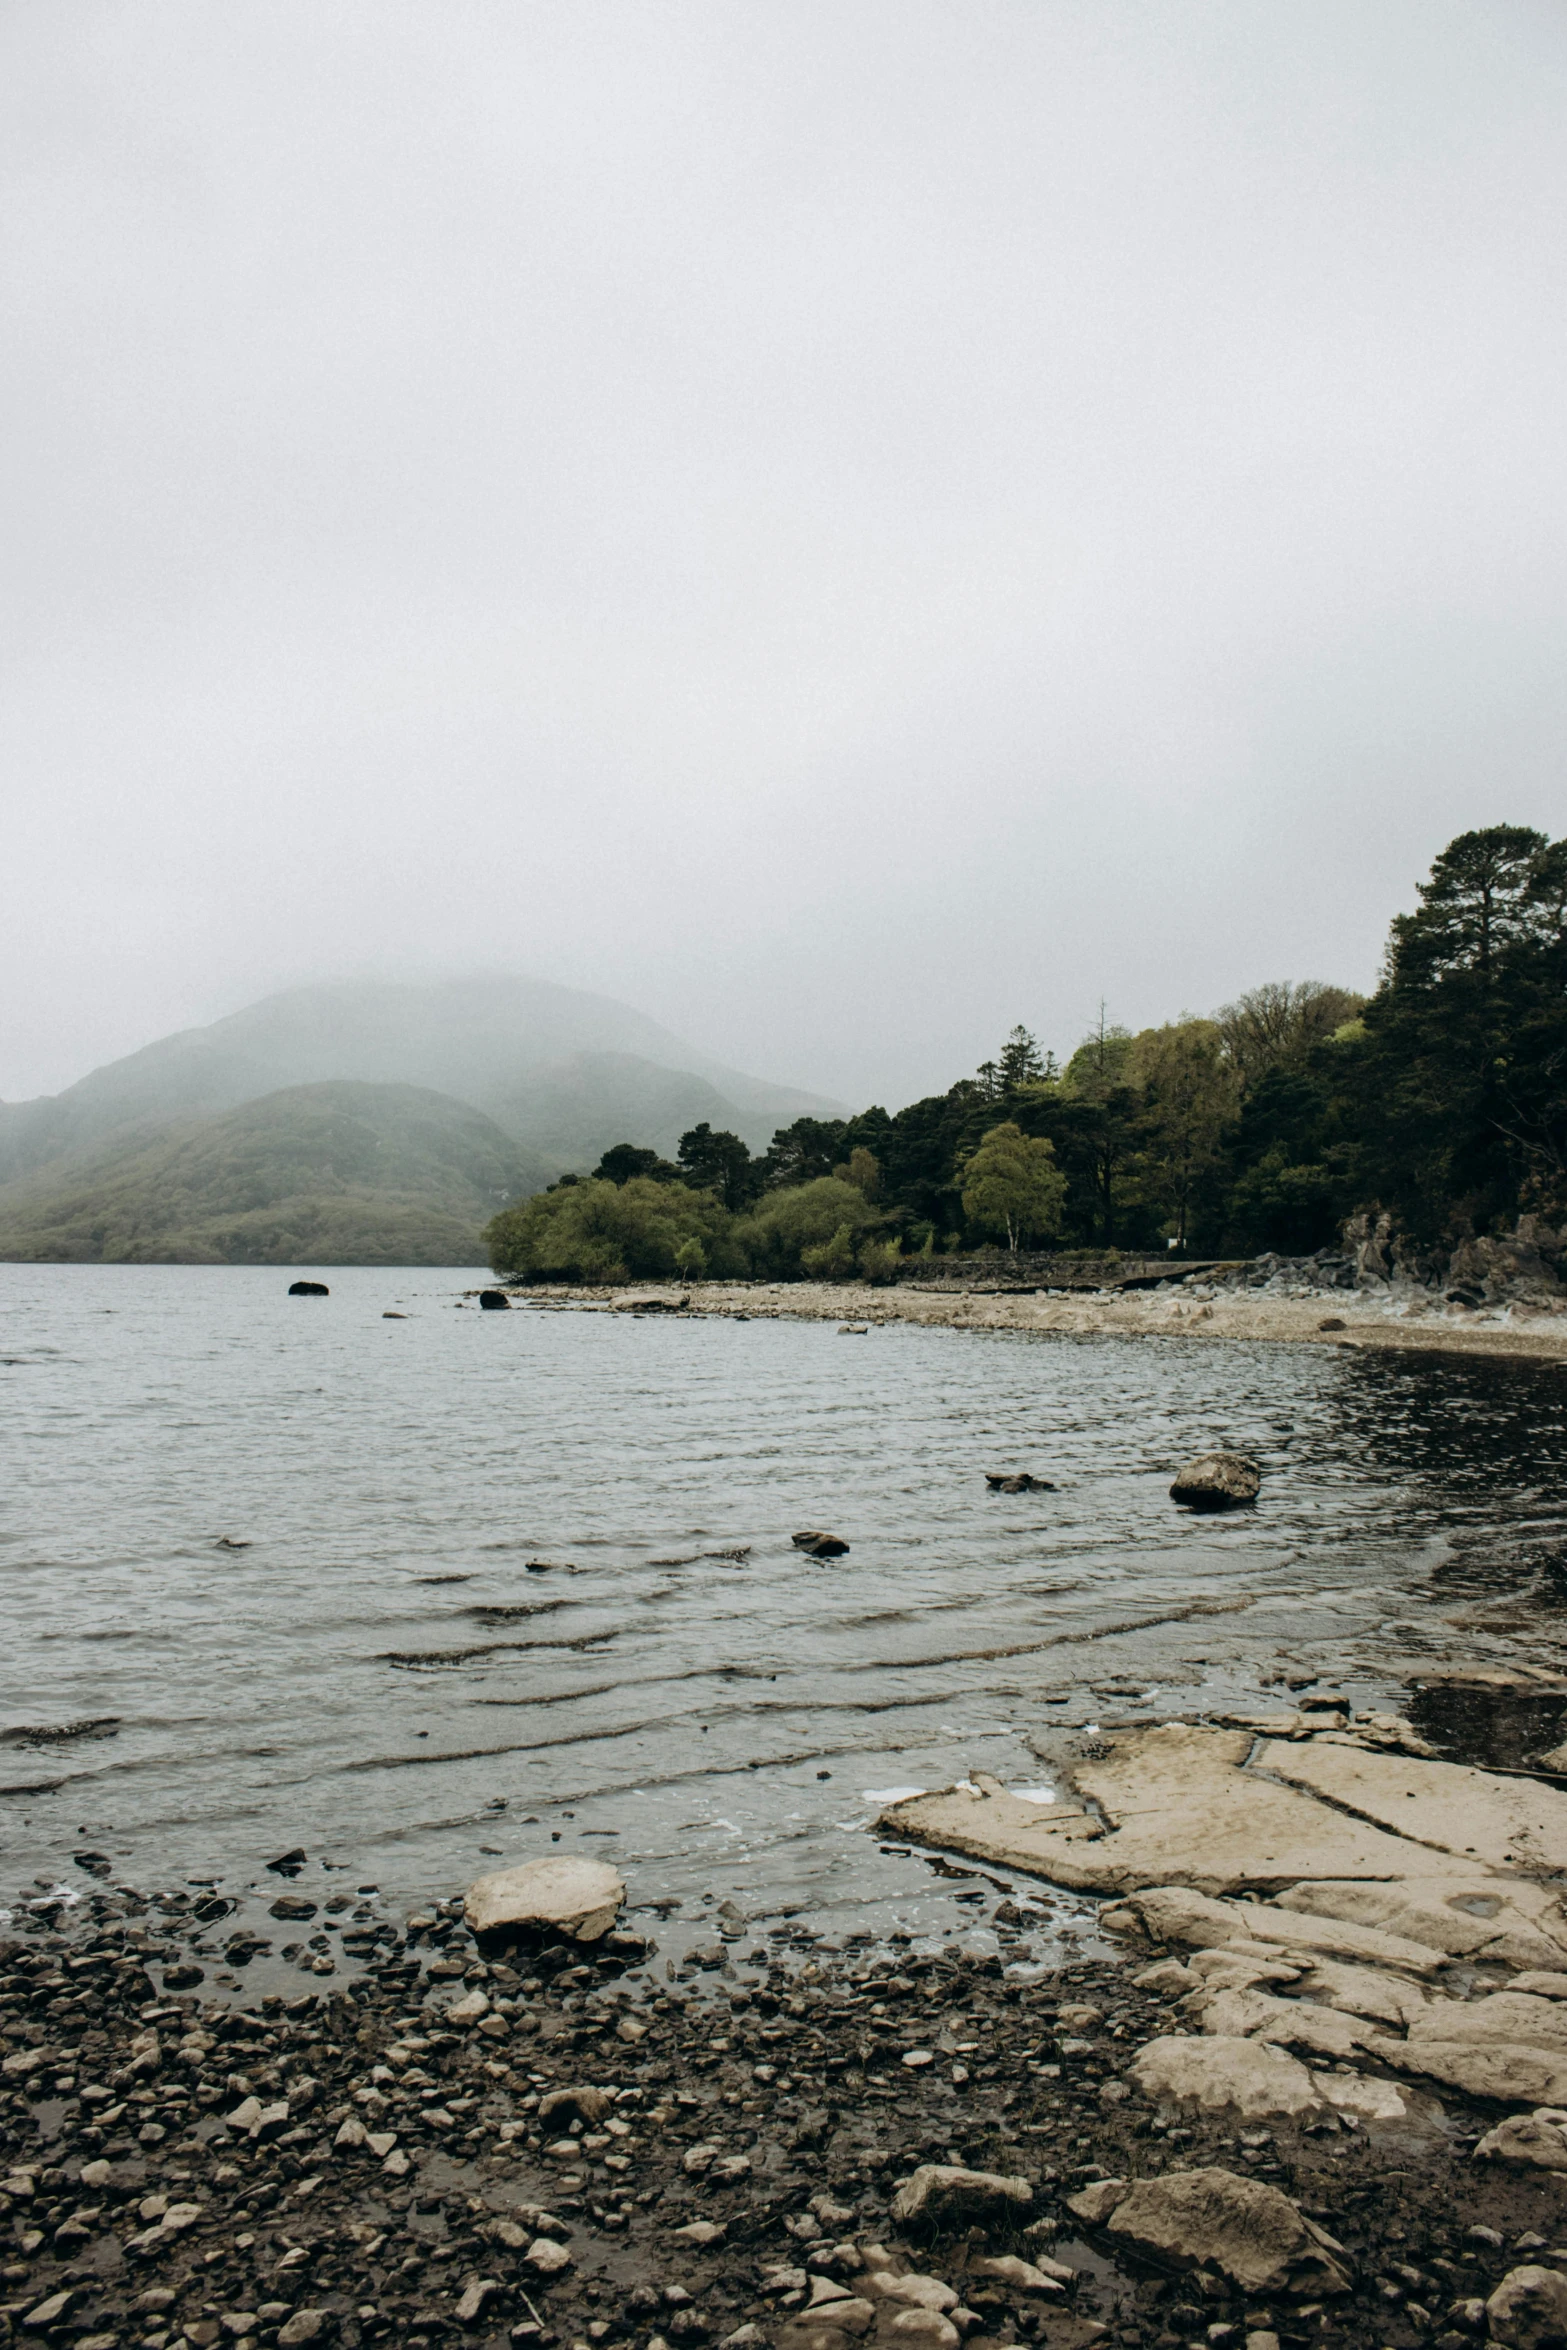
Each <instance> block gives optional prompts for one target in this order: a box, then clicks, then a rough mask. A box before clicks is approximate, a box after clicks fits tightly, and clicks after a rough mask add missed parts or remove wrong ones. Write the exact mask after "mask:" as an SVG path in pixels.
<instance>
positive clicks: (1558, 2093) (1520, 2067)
mask: <svg viewBox="0 0 1567 2350" xmlns="http://www.w3.org/2000/svg"><path fill="white" fill-rule="evenodd" d="M1378 2053H1379V2054H1380V2055H1381V2057H1382V2058H1383V2060H1384V2062H1385V2063H1387V2064H1389V2065H1391V2066H1392V2067H1393V2068H1394V2069H1395V2070H1396V2071H1398V2072H1404V2073H1414V2074H1415V2075H1416V2076H1417V2077H1418V2078H1419V2079H1421V2080H1426V2081H1440V2082H1441V2083H1442V2084H1443V2086H1444V2087H1445V2088H1448V2089H1457V2090H1460V2091H1461V2092H1462V2094H1463V2095H1464V2096H1465V2097H1478V2098H1481V2099H1489V2100H1490V2102H1491V2103H1492V2104H1493V2105H1527V2106H1529V2107H1531V2108H1534V2107H1537V2106H1541V2105H1550V2106H1556V2105H1560V2104H1562V2102H1563V2101H1564V2099H1567V2054H1564V2053H1563V2052H1562V2051H1561V2050H1560V2049H1550V2048H1524V2047H1521V2046H1520V2045H1519V2043H1518V2042H1517V2041H1515V2040H1496V2041H1491V2042H1484V2041H1466V2040H1386V2041H1384V2042H1383V2044H1382V2047H1381V2049H1380V2050H1379V2052H1378Z"/></svg>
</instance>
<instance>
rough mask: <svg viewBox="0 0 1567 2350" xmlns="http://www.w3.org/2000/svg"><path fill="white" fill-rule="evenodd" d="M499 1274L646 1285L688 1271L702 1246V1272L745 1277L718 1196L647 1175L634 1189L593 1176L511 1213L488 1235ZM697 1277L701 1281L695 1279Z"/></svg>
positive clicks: (537, 1195) (526, 1202)
mask: <svg viewBox="0 0 1567 2350" xmlns="http://www.w3.org/2000/svg"><path fill="white" fill-rule="evenodd" d="M484 1242H485V1246H486V1247H487V1248H488V1250H489V1252H490V1263H491V1264H492V1265H493V1266H494V1268H495V1270H496V1272H497V1273H513V1274H519V1275H521V1276H522V1278H523V1279H525V1280H535V1281H589V1282H600V1281H602V1282H612V1281H646V1280H653V1279H657V1278H658V1277H659V1276H661V1275H665V1276H667V1275H670V1274H673V1273H676V1272H684V1271H685V1269H686V1267H685V1263H682V1251H686V1252H688V1253H687V1257H686V1263H690V1262H691V1261H692V1260H691V1259H690V1256H689V1251H690V1250H691V1249H692V1248H695V1250H696V1252H697V1256H698V1258H699V1259H700V1263H701V1267H702V1270H704V1271H705V1270H706V1268H707V1266H708V1265H710V1264H711V1265H715V1266H717V1267H718V1268H719V1269H720V1270H722V1271H729V1270H734V1271H737V1272H739V1271H743V1270H744V1265H745V1260H744V1258H743V1257H742V1256H741V1255H740V1253H739V1252H738V1251H737V1250H736V1248H735V1247H734V1244H733V1242H732V1241H731V1239H730V1218H729V1216H728V1215H727V1214H726V1212H725V1210H724V1209H723V1208H721V1207H720V1206H719V1204H718V1202H717V1200H716V1199H714V1198H713V1196H712V1194H711V1193H710V1192H706V1191H690V1190H688V1189H687V1188H686V1186H685V1185H684V1184H683V1183H660V1182H656V1181H654V1180H652V1179H650V1178H649V1177H647V1176H645V1175H636V1176H633V1177H632V1178H631V1179H630V1181H629V1182H626V1183H620V1184H616V1183H609V1182H602V1181H598V1180H595V1179H593V1178H591V1177H590V1178H588V1179H586V1180H584V1181H581V1182H577V1183H571V1184H561V1185H559V1186H558V1187H557V1188H556V1189H555V1190H553V1191H541V1192H536V1193H535V1194H534V1196H533V1198H532V1199H527V1200H523V1201H522V1202H521V1203H520V1204H519V1205H518V1206H517V1207H514V1208H507V1209H505V1210H504V1211H503V1213H502V1214H501V1215H499V1216H497V1217H496V1218H495V1220H494V1222H493V1223H492V1224H491V1225H490V1226H489V1227H488V1229H487V1230H486V1232H485V1235H484ZM691 1277H692V1278H694V1277H695V1276H694V1275H693V1276H691Z"/></svg>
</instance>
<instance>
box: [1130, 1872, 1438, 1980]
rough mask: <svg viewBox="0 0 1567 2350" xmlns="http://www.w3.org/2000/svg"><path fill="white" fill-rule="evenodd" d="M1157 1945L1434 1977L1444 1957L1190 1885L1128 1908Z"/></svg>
mask: <svg viewBox="0 0 1567 2350" xmlns="http://www.w3.org/2000/svg"><path fill="white" fill-rule="evenodd" d="M1128 1906H1129V1908H1130V1909H1131V1910H1132V1912H1133V1914H1134V1915H1135V1916H1137V1917H1139V1918H1141V1920H1142V1921H1143V1924H1144V1926H1145V1927H1146V1928H1147V1930H1148V1932H1149V1933H1150V1934H1151V1935H1152V1936H1153V1938H1154V1940H1155V1941H1157V1942H1181V1943H1184V1944H1186V1946H1187V1947H1188V1948H1189V1949H1194V1950H1218V1949H1223V1948H1225V1947H1226V1946H1228V1945H1230V1944H1233V1943H1236V1942H1246V1943H1249V1944H1250V1945H1251V1946H1252V1947H1253V1948H1254V1949H1255V1948H1261V1949H1266V1948H1269V1947H1277V1949H1278V1950H1279V1952H1280V1955H1281V1956H1282V1955H1283V1954H1284V1953H1286V1952H1287V1953H1289V1954H1290V1955H1291V1957H1298V1958H1299V1959H1300V1960H1301V1961H1302V1962H1303V1963H1305V1964H1309V1963H1310V1961H1311V1959H1312V1958H1313V1957H1314V1956H1316V1955H1319V1954H1320V1955H1321V1956H1324V1957H1329V1958H1338V1959H1347V1960H1348V1961H1350V1962H1351V1963H1352V1964H1353V1963H1356V1962H1365V1963H1368V1964H1370V1965H1372V1966H1377V1967H1391V1968H1396V1969H1398V1970H1399V1971H1400V1972H1402V1973H1404V1974H1412V1975H1431V1974H1435V1973H1436V1971H1437V1969H1438V1968H1439V1967H1440V1966H1441V1965H1442V1964H1443V1963H1444V1953H1443V1952H1442V1951H1441V1950H1439V1949H1433V1948H1432V1947H1431V1946H1430V1945H1429V1944H1422V1943H1419V1942H1413V1941H1407V1940H1406V1939H1405V1938H1404V1936H1403V1935H1402V1934H1389V1933H1386V1932H1384V1930H1383V1929H1382V1928H1381V1927H1380V1926H1362V1925H1357V1924H1355V1923H1354V1922H1353V1921H1352V1920H1350V1919H1346V1918H1333V1917H1326V1918H1322V1917H1311V1916H1308V1915H1304V1914H1301V1913H1299V1912H1296V1911H1292V1910H1286V1909H1284V1908H1283V1907H1282V1906H1279V1905H1276V1904H1275V1903H1273V1902H1271V1901H1221V1900H1219V1899H1217V1898H1216V1897H1215V1896H1214V1895H1212V1894H1207V1893H1194V1892H1192V1891H1191V1890H1190V1888H1189V1887H1187V1886H1185V1885H1154V1886H1149V1887H1148V1888H1147V1889H1146V1890H1144V1891H1143V1892H1140V1893H1134V1894H1133V1895H1132V1896H1131V1898H1130V1902H1129V1904H1128Z"/></svg>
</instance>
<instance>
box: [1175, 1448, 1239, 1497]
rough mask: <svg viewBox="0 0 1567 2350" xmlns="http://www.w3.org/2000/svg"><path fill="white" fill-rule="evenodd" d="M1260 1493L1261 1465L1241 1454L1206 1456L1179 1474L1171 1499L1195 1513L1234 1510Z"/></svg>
mask: <svg viewBox="0 0 1567 2350" xmlns="http://www.w3.org/2000/svg"><path fill="white" fill-rule="evenodd" d="M1261 1491H1262V1468H1261V1464H1260V1463H1259V1462H1257V1461H1254V1460H1251V1459H1249V1458H1248V1457H1247V1455H1246V1454H1245V1453H1242V1452H1205V1453H1199V1455H1198V1457H1197V1458H1196V1460H1194V1461H1188V1462H1187V1464H1186V1466H1185V1468H1184V1469H1180V1470H1178V1471H1177V1472H1176V1478H1175V1483H1174V1484H1173V1485H1172V1486H1171V1487H1170V1499H1171V1500H1172V1501H1179V1502H1184V1503H1185V1505H1186V1507H1187V1508H1188V1509H1192V1510H1233V1509H1237V1508H1239V1507H1240V1506H1241V1505H1242V1504H1243V1503H1246V1502H1249V1501H1255V1500H1256V1498H1257V1496H1258V1494H1259V1493H1260V1492H1261Z"/></svg>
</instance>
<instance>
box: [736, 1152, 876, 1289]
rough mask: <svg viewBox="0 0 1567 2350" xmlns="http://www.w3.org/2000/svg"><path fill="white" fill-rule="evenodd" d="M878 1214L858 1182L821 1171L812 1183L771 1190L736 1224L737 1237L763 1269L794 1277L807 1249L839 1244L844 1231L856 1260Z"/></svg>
mask: <svg viewBox="0 0 1567 2350" xmlns="http://www.w3.org/2000/svg"><path fill="white" fill-rule="evenodd" d="M876 1220H877V1218H876V1211H875V1209H874V1208H873V1207H872V1206H871V1204H870V1202H869V1200H868V1199H867V1198H866V1197H865V1194H864V1193H863V1192H862V1191H859V1190H857V1189H856V1188H855V1186H854V1185H853V1184H852V1183H843V1182H840V1181H839V1180H838V1178H837V1177H836V1176H833V1175H819V1176H818V1177H817V1178H816V1180H815V1181H814V1182H812V1183H800V1184H795V1185H793V1186H791V1187H790V1188H789V1189H787V1190H782V1191H770V1192H768V1193H766V1195H765V1196H764V1197H763V1198H762V1199H761V1200H759V1201H758V1203H757V1205H756V1206H755V1207H754V1208H753V1209H752V1211H751V1213H750V1214H749V1215H747V1216H744V1217H742V1218H741V1219H740V1221H739V1222H738V1223H737V1224H736V1225H735V1227H734V1239H735V1243H736V1245H737V1247H739V1248H741V1249H743V1250H744V1252H745V1254H746V1255H747V1256H748V1257H749V1258H750V1260H751V1264H752V1266H753V1268H754V1269H755V1271H756V1272H757V1273H758V1274H767V1275H770V1276H771V1277H772V1278H773V1279H774V1280H789V1279H792V1278H793V1277H794V1276H795V1275H796V1274H798V1273H799V1272H800V1271H801V1269H802V1266H804V1265H805V1259H806V1252H807V1251H814V1250H817V1249H821V1248H825V1247H828V1246H830V1245H832V1244H834V1243H835V1242H836V1240H837V1238H838V1235H839V1233H840V1232H846V1233H847V1234H848V1236H849V1238H848V1246H849V1252H850V1262H851V1263H852V1261H853V1249H854V1244H855V1242H856V1241H857V1240H858V1238H859V1237H860V1236H861V1235H862V1234H864V1233H866V1232H868V1231H869V1230H870V1228H871V1227H872V1226H873V1225H874V1224H875V1222H876ZM806 1269H808V1268H806ZM832 1278H838V1276H832Z"/></svg>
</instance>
